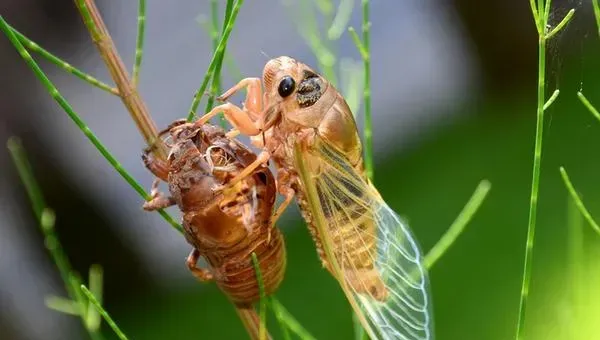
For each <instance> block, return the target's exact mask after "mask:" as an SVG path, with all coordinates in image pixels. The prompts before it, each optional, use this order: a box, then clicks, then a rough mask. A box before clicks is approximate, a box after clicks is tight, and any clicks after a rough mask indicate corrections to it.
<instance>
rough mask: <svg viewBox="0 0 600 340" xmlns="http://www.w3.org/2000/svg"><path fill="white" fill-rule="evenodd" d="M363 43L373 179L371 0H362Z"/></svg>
mask: <svg viewBox="0 0 600 340" xmlns="http://www.w3.org/2000/svg"><path fill="white" fill-rule="evenodd" d="M362 12H363V21H362V45H363V46H364V49H365V51H366V54H367V55H366V56H367V57H366V58H365V57H363V62H364V67H365V73H364V76H365V84H364V86H365V92H364V94H363V96H364V102H365V132H364V138H365V170H366V172H367V177H368V178H369V179H370V180H371V181H373V180H374V176H375V169H374V168H373V127H372V122H371V51H370V38H369V35H370V30H371V22H370V21H369V0H362Z"/></svg>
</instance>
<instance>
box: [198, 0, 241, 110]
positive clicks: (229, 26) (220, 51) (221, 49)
mask: <svg viewBox="0 0 600 340" xmlns="http://www.w3.org/2000/svg"><path fill="white" fill-rule="evenodd" d="M243 3H244V0H237V2H236V4H235V6H234V7H233V9H232V11H231V16H230V17H229V20H228V21H227V22H226V23H225V28H224V30H223V34H222V35H221V38H220V39H219V44H218V45H217V49H216V50H215V53H214V54H213V57H212V59H211V61H210V64H209V65H208V70H207V71H206V74H205V75H204V79H203V80H202V84H201V85H200V88H199V89H198V91H196V94H195V95H194V100H193V101H192V105H191V107H190V112H189V114H188V117H187V119H188V121H191V120H192V119H193V118H194V116H195V115H196V110H197V109H198V105H200V99H201V98H202V95H203V94H204V91H206V87H207V86H208V82H209V80H210V79H211V77H212V76H213V73H214V72H216V71H215V70H216V66H217V64H218V63H220V62H219V60H222V59H223V55H224V53H225V46H226V45H227V40H228V39H229V36H230V35H231V31H232V30H233V26H234V24H235V20H236V18H237V15H238V13H239V11H240V8H241V7H242V4H243Z"/></svg>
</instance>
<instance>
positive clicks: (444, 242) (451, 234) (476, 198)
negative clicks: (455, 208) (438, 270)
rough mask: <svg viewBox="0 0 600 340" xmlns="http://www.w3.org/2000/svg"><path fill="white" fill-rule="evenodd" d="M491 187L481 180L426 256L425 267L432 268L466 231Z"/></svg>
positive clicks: (487, 182)
mask: <svg viewBox="0 0 600 340" xmlns="http://www.w3.org/2000/svg"><path fill="white" fill-rule="evenodd" d="M491 187H492V185H491V183H490V182H489V181H487V180H483V181H481V182H479V185H478V186H477V188H476V189H475V192H473V195H471V198H470V199H469V201H468V202H467V204H465V206H464V208H463V209H462V211H461V212H460V214H458V216H457V217H456V219H455V220H454V222H453V223H452V225H450V228H448V230H447V231H446V232H445V233H444V235H443V236H442V237H441V238H440V240H439V241H438V242H437V243H436V244H435V246H433V248H431V250H430V251H429V253H427V255H426V256H425V260H424V261H423V263H424V264H425V268H427V269H431V268H432V267H433V265H434V264H435V263H436V262H437V261H438V260H439V259H440V258H441V257H442V256H443V255H444V254H445V253H446V251H447V250H448V249H449V248H450V246H451V245H452V244H453V243H454V241H456V239H457V238H458V236H459V235H460V234H461V233H462V232H463V231H464V229H465V227H466V226H467V224H469V222H470V221H471V219H472V218H473V216H474V215H475V213H476V212H477V210H479V207H480V206H481V204H482V203H483V200H484V199H485V197H486V196H487V194H488V192H489V191H490V189H491Z"/></svg>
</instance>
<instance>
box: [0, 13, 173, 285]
mask: <svg viewBox="0 0 600 340" xmlns="http://www.w3.org/2000/svg"><path fill="white" fill-rule="evenodd" d="M0 30H2V31H3V32H4V34H6V36H7V37H8V39H9V40H10V42H11V43H12V44H13V46H14V47H15V49H16V50H17V52H19V54H20V55H21V57H22V58H23V60H24V61H25V62H26V63H27V65H28V66H29V67H30V68H31V70H32V71H33V73H34V74H35V76H36V77H37V78H38V79H39V80H40V82H41V83H42V85H43V86H44V87H45V88H46V90H47V91H48V93H49V94H50V96H51V97H52V99H54V101H55V102H56V103H57V104H58V105H59V106H60V107H61V108H62V109H63V111H65V113H66V114H67V115H68V116H69V118H71V120H72V121H73V123H75V125H76V126H77V127H78V128H79V129H80V130H81V132H82V133H83V134H84V135H85V136H86V137H87V138H88V140H89V141H90V142H91V143H92V145H94V146H95V147H96V149H97V150H98V152H100V154H101V155H102V156H104V158H105V159H106V160H107V161H108V163H109V164H110V165H112V167H113V168H114V169H115V170H116V171H117V172H118V173H119V174H120V175H121V177H123V179H125V181H126V182H127V183H128V184H129V185H130V186H131V187H132V188H133V189H134V190H135V191H136V192H137V193H138V194H140V196H142V197H143V198H144V199H145V200H149V199H150V195H148V193H146V191H145V190H144V188H143V187H142V186H141V185H140V184H139V183H138V182H137V181H136V180H135V179H134V178H133V176H131V175H130V174H129V173H128V172H127V171H126V170H125V169H124V168H123V166H122V165H121V163H119V161H118V160H117V159H116V158H115V157H114V156H113V155H112V154H111V153H110V151H109V150H108V149H107V148H106V147H105V146H104V144H103V143H102V142H101V141H100V139H99V138H98V137H96V135H95V134H94V133H93V132H92V130H90V128H89V127H88V126H87V124H86V123H85V122H84V121H83V119H81V117H80V116H79V114H77V112H75V110H73V108H72V107H71V105H70V104H69V102H67V100H66V99H65V98H64V97H63V96H62V95H61V94H60V92H59V91H58V89H57V88H56V86H54V84H53V83H52V82H51V81H50V79H48V77H47V76H46V74H45V73H44V71H42V69H41V68H40V67H39V65H38V64H37V63H36V62H35V60H33V58H32V57H31V55H30V54H29V52H27V50H26V49H25V47H24V46H23V45H22V44H21V42H20V41H19V39H17V37H16V36H15V35H14V33H13V32H12V30H11V29H10V27H9V26H8V23H6V21H5V20H4V18H3V17H2V16H0ZM158 212H159V214H160V215H161V216H162V217H163V218H164V219H165V220H166V221H167V222H168V223H169V224H171V226H172V227H173V228H175V229H177V230H178V231H179V232H182V230H183V228H182V227H181V226H180V225H179V224H178V223H177V222H175V220H174V219H173V217H171V215H169V214H168V213H167V212H166V211H164V210H162V209H161V210H159V211H158ZM77 291H79V290H78V289H77Z"/></svg>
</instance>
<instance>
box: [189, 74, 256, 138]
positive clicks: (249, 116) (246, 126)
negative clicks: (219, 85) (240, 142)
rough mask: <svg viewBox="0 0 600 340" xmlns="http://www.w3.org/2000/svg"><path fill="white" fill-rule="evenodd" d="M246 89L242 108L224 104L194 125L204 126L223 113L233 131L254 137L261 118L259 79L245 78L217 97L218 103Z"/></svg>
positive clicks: (216, 107)
mask: <svg viewBox="0 0 600 340" xmlns="http://www.w3.org/2000/svg"><path fill="white" fill-rule="evenodd" d="M244 88H245V89H247V94H246V100H245V101H244V108H240V107H239V106H237V105H234V104H231V103H225V104H222V105H218V106H215V107H214V108H213V109H212V110H210V112H208V113H206V114H205V115H204V116H202V117H200V119H198V120H197V121H196V122H195V124H197V125H198V126H201V125H204V124H205V123H207V122H208V121H209V120H210V119H211V118H213V117H214V116H216V115H217V114H219V113H223V115H224V116H225V118H226V119H227V121H229V122H230V123H231V125H232V126H233V127H234V129H235V130H237V131H239V132H241V133H242V134H245V135H247V136H256V135H258V134H260V133H261V126H260V125H261V119H260V118H261V117H262V114H263V112H262V88H261V83H260V79H258V78H245V79H242V80H241V81H240V82H239V83H237V84H236V85H235V86H233V87H232V88H230V89H229V90H227V91H225V93H223V94H222V95H220V96H219V97H217V100H219V101H225V100H227V99H228V98H229V97H231V96H232V95H234V94H235V93H236V92H237V91H239V90H241V89H244Z"/></svg>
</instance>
